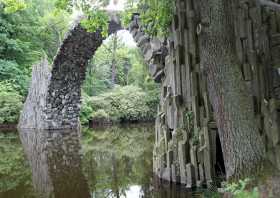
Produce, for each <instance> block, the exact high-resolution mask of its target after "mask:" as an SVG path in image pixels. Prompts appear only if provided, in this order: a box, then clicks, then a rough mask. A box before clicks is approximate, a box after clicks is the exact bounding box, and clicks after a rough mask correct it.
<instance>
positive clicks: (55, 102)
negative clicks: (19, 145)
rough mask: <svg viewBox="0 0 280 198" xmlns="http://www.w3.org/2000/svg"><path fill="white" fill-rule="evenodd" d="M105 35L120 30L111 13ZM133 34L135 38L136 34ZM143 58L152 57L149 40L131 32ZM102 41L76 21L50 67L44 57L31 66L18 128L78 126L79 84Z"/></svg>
mask: <svg viewBox="0 0 280 198" xmlns="http://www.w3.org/2000/svg"><path fill="white" fill-rule="evenodd" d="M110 16H111V20H110V22H109V35H110V34H112V33H115V32H117V31H118V30H121V29H123V28H122V27H121V24H120V21H119V19H118V18H117V17H116V15H115V14H114V13H111V14H110ZM137 16H138V15H137V14H135V16H134V17H133V19H132V22H131V25H132V26H133V27H134V29H133V30H139V31H140V29H139V25H138V17H137ZM136 34H137V35H136ZM134 36H136V37H135V38H136V41H138V43H139V46H140V48H141V50H142V52H143V53H144V54H145V57H147V56H149V57H148V59H151V57H152V51H153V50H154V51H155V50H157V51H159V48H160V43H158V45H157V47H158V49H155V47H154V48H153V49H152V47H151V45H150V44H149V38H148V37H147V36H145V35H144V34H143V33H142V32H141V33H138V31H137V32H134ZM104 39H105V38H104V37H102V35H101V31H99V30H98V31H96V32H94V33H90V32H87V31H86V30H85V29H84V28H82V27H81V25H80V24H79V23H78V22H77V23H76V24H75V25H73V27H72V28H71V30H70V31H69V32H68V34H67V35H66V37H65V39H64V41H63V43H62V45H61V46H60V48H59V50H58V52H57V55H56V56H55V58H54V60H53V63H52V66H49V65H48V62H47V60H46V58H45V59H44V60H42V61H41V62H40V63H39V64H37V65H34V67H33V72H32V82H31V86H30V88H29V94H28V97H27V100H26V102H25V104H24V108H23V111H22V114H21V117H20V122H19V125H18V127H19V128H26V129H28V128H30V129H31V128H34V129H50V130H52V129H54V130H56V129H75V128H78V127H79V112H80V103H81V102H80V99H81V85H82V82H83V80H84V79H85V75H86V66H87V64H88V61H89V60H90V59H91V58H92V56H93V54H94V53H95V51H96V50H97V48H98V47H99V46H100V45H101V44H102V41H103V40H104Z"/></svg>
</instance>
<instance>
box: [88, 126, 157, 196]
mask: <svg viewBox="0 0 280 198" xmlns="http://www.w3.org/2000/svg"><path fill="white" fill-rule="evenodd" d="M84 134H85V135H84V138H83V151H84V152H85V154H84V162H83V163H84V169H85V171H84V172H85V174H86V175H87V177H88V181H89V183H90V188H91V191H92V192H94V193H93V197H98V198H103V197H104V198H105V197H108V198H109V197H110V198H111V197H116V198H118V197H121V196H122V195H123V196H125V192H126V191H127V190H128V189H129V187H130V186H131V185H141V186H144V183H149V180H150V176H151V171H152V160H151V159H152V146H153V127H152V126H146V127H122V128H120V127H111V128H107V129H95V130H92V129H88V130H86V131H84ZM91 161H94V163H90V162H91ZM93 164H94V166H95V167H92V165H93ZM93 170H94V171H93ZM93 172H94V173H93ZM145 188H146V189H148V188H149V187H145ZM145 191H146V190H145Z"/></svg>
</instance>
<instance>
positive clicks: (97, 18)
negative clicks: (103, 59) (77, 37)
mask: <svg viewBox="0 0 280 198" xmlns="http://www.w3.org/2000/svg"><path fill="white" fill-rule="evenodd" d="M86 16H87V18H86V19H83V20H82V21H81V25H82V27H83V28H85V29H86V30H87V31H88V32H96V31H97V30H99V31H101V34H102V36H103V37H106V36H107V35H108V22H109V17H108V15H107V14H106V12H104V11H102V10H94V11H93V10H90V11H86Z"/></svg>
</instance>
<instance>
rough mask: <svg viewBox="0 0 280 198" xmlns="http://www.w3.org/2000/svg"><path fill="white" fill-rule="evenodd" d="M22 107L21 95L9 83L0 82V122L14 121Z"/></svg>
mask: <svg viewBox="0 0 280 198" xmlns="http://www.w3.org/2000/svg"><path fill="white" fill-rule="evenodd" d="M21 108H22V97H21V96H20V95H19V93H18V92H17V91H15V90H14V88H13V86H12V85H11V84H10V83H4V82H0V124H3V123H16V122H17V120H18V117H19V113H20V110H21Z"/></svg>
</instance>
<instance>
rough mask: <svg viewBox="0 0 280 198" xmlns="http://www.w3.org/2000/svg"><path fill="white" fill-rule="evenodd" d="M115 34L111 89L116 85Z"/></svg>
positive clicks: (114, 37) (114, 36) (115, 38)
mask: <svg viewBox="0 0 280 198" xmlns="http://www.w3.org/2000/svg"><path fill="white" fill-rule="evenodd" d="M117 39H118V37H117V33H115V34H114V35H113V50H112V53H113V54H112V55H113V57H112V68H111V69H112V87H114V86H115V84H116V52H117V42H118V41H117Z"/></svg>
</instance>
